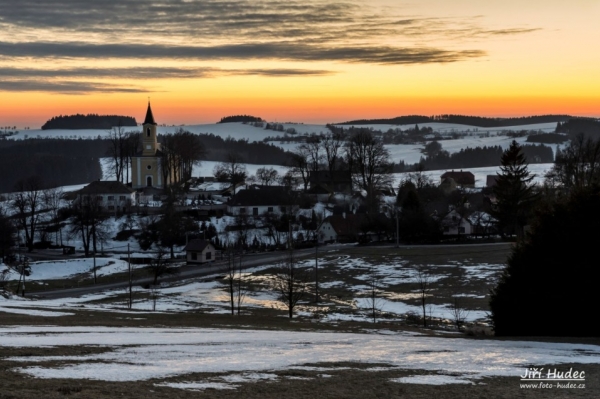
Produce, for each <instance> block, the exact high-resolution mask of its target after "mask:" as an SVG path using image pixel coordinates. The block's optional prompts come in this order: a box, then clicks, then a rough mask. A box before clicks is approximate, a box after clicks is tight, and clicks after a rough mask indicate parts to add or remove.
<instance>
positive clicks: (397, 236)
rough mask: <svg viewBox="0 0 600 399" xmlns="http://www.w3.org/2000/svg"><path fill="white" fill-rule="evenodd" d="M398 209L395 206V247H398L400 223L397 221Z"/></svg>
mask: <svg viewBox="0 0 600 399" xmlns="http://www.w3.org/2000/svg"><path fill="white" fill-rule="evenodd" d="M398 213H399V210H398V208H396V248H400V223H399V222H398Z"/></svg>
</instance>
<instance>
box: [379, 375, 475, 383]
mask: <svg viewBox="0 0 600 399" xmlns="http://www.w3.org/2000/svg"><path fill="white" fill-rule="evenodd" d="M390 381H392V382H399V383H402V384H422V385H449V384H471V385H472V384H474V383H473V381H469V380H467V379H465V377H457V376H453V375H442V374H428V375H412V376H410V377H402V378H392V379H390Z"/></svg>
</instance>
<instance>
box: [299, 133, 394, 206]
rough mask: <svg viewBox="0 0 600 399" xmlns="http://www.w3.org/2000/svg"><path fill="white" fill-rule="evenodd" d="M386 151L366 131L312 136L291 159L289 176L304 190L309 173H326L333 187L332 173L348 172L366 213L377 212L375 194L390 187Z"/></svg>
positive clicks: (307, 182) (389, 169)
mask: <svg viewBox="0 0 600 399" xmlns="http://www.w3.org/2000/svg"><path fill="white" fill-rule="evenodd" d="M392 167H393V164H392V162H391V160H390V154H389V151H388V150H387V149H386V148H385V147H384V145H383V142H382V141H381V140H379V139H377V138H376V137H375V136H374V135H373V132H371V131H370V130H369V129H355V130H354V131H353V133H352V134H351V135H350V136H347V135H346V134H345V133H344V131H343V130H339V131H338V130H336V131H334V132H332V133H329V134H321V135H312V136H310V137H309V138H307V140H306V142H305V143H303V144H301V145H300V146H299V147H298V149H297V150H296V151H295V152H294V153H293V155H292V158H291V165H290V173H291V174H292V175H293V176H295V177H296V178H297V179H298V180H299V181H301V183H302V184H303V186H304V190H307V189H308V185H309V182H310V180H309V177H310V173H315V172H318V171H327V172H328V176H329V177H330V179H331V181H330V184H331V186H332V187H333V184H334V176H335V172H336V171H340V170H346V171H350V172H351V175H352V184H353V187H354V189H357V190H362V191H364V192H365V193H366V198H367V206H368V208H369V210H371V211H375V210H376V208H377V199H378V193H379V191H380V190H381V189H384V188H387V187H389V186H391V184H392V178H391V172H392Z"/></svg>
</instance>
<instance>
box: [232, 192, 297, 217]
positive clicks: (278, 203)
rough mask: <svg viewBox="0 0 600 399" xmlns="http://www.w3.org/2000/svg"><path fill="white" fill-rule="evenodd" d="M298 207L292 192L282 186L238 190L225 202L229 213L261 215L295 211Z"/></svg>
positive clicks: (235, 214)
mask: <svg viewBox="0 0 600 399" xmlns="http://www.w3.org/2000/svg"><path fill="white" fill-rule="evenodd" d="M298 209H299V206H298V205H295V204H294V201H293V193H292V192H290V191H289V190H287V189H285V188H282V187H261V188H252V189H246V190H240V191H239V192H238V193H237V194H235V195H234V196H233V197H232V198H231V200H229V203H228V204H227V212H228V213H229V214H231V215H234V216H237V215H249V216H261V215H264V214H265V213H272V214H279V215H282V214H286V213H295V212H297V211H298Z"/></svg>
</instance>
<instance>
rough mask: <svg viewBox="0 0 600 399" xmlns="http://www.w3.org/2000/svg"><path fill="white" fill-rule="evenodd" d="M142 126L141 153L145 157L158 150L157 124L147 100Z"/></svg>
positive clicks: (152, 154) (154, 153)
mask: <svg viewBox="0 0 600 399" xmlns="http://www.w3.org/2000/svg"><path fill="white" fill-rule="evenodd" d="M142 126H143V134H142V154H143V155H144V156H147V157H148V156H154V155H156V152H157V151H158V150H160V145H159V144H158V138H157V137H156V136H157V134H156V127H157V126H158V125H157V124H156V122H155V121H154V115H153V114H152V108H151V107H150V102H148V109H147V110H146V118H145V119H144V124H143V125H142Z"/></svg>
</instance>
